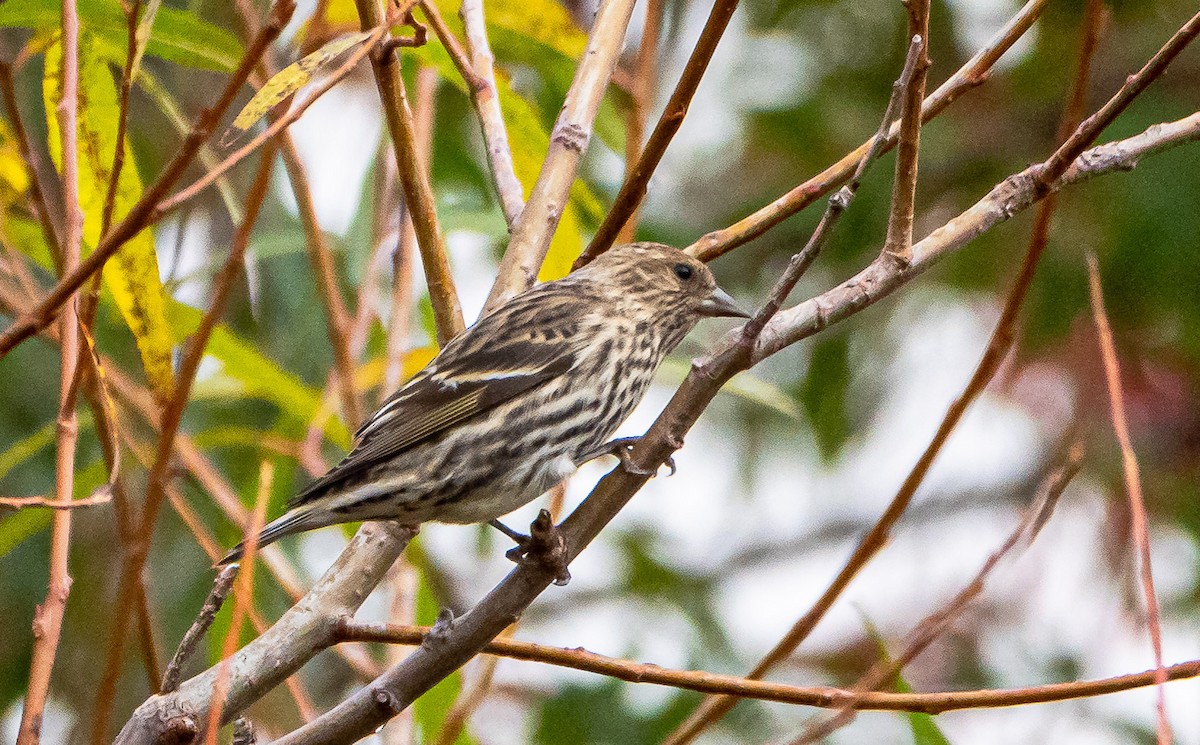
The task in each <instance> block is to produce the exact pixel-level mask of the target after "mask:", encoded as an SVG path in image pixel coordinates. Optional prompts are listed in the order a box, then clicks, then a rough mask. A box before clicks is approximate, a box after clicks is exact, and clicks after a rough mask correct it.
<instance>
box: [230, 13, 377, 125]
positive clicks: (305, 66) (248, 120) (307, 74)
mask: <svg viewBox="0 0 1200 745" xmlns="http://www.w3.org/2000/svg"><path fill="white" fill-rule="evenodd" d="M374 33H375V32H374V31H361V32H359V33H357V34H350V35H349V36H343V37H341V38H338V39H334V40H333V41H331V42H329V43H327V44H325V45H324V46H322V47H321V48H320V49H318V50H317V51H315V52H313V53H312V54H309V55H307V56H306V57H304V58H303V59H301V60H299V61H297V62H293V63H292V64H290V65H288V66H287V67H285V68H283V69H282V70H280V71H279V72H277V73H275V74H274V75H273V76H271V79H270V80H268V81H267V83H266V85H264V86H263V87H262V88H260V89H259V90H258V93H255V94H254V98H251V99H250V102H249V103H247V104H246V105H245V107H243V108H242V110H241V111H240V112H239V113H238V115H237V118H235V119H234V120H233V124H231V125H230V126H229V129H228V130H226V131H225V134H224V135H222V136H221V143H222V144H228V142H229V141H230V140H231V139H232V137H236V136H238V135H241V134H244V133H245V132H246V130H248V129H250V127H252V126H253V125H254V123H255V122H257V121H258V120H259V119H262V118H263V117H264V116H266V115H267V113H268V112H269V111H270V110H271V109H272V108H274V107H275V106H276V105H277V104H279V103H280V102H281V101H283V100H284V99H286V98H287V97H288V96H290V95H292V94H293V93H295V92H296V91H298V90H300V89H301V88H303V87H304V86H306V85H308V82H309V81H310V80H312V76H313V73H315V72H317V71H318V70H320V69H321V68H322V67H324V66H325V65H328V64H329V63H330V62H332V61H333V60H335V59H337V58H338V57H339V56H341V55H342V54H343V53H344V52H347V51H349V50H351V49H353V48H355V47H357V46H359V45H361V44H362V43H363V42H364V41H366V40H367V39H369V38H370V37H371V36H372V35H373V34H374Z"/></svg>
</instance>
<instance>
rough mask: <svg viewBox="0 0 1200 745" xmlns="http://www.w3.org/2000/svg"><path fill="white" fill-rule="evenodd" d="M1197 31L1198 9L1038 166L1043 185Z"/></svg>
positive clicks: (1057, 174) (1056, 175)
mask: <svg viewBox="0 0 1200 745" xmlns="http://www.w3.org/2000/svg"><path fill="white" fill-rule="evenodd" d="M1197 34H1200V12H1198V13H1196V15H1194V16H1192V17H1191V18H1190V19H1189V20H1188V22H1187V23H1185V24H1183V26H1181V27H1180V29H1179V30H1178V31H1176V32H1175V33H1174V34H1172V35H1171V38H1170V39H1168V40H1167V42H1166V43H1165V44H1163V45H1162V47H1160V48H1159V50H1158V51H1157V52H1155V53H1154V56H1153V57H1151V58H1150V59H1149V60H1147V62H1146V64H1145V65H1143V66H1142V69H1140V70H1138V71H1137V72H1136V73H1134V74H1133V75H1130V76H1129V77H1128V78H1126V79H1125V83H1124V85H1122V86H1121V87H1120V89H1119V90H1118V91H1117V92H1116V93H1114V94H1113V96H1112V98H1110V99H1108V101H1107V102H1105V104H1104V105H1103V106H1101V107H1100V109H1099V110H1098V111H1096V113H1094V114H1092V115H1091V116H1089V117H1088V118H1087V119H1085V120H1084V121H1083V123H1082V124H1080V125H1079V127H1077V128H1076V129H1075V131H1074V132H1072V133H1071V136H1070V137H1068V138H1067V141H1066V142H1064V143H1063V144H1062V145H1061V146H1060V147H1059V148H1058V149H1057V150H1055V151H1054V154H1053V155H1051V156H1050V157H1049V158H1047V159H1046V160H1045V161H1044V162H1043V163H1042V164H1041V167H1040V168H1038V171H1037V180H1038V183H1039V185H1040V186H1041V187H1042V188H1048V187H1049V184H1051V183H1052V182H1054V181H1056V180H1057V179H1058V178H1059V177H1060V176H1062V174H1064V173H1066V170H1067V168H1068V167H1069V166H1070V165H1071V163H1072V162H1074V160H1075V158H1076V157H1077V156H1078V155H1079V154H1080V153H1082V152H1083V151H1084V150H1085V149H1086V148H1088V147H1089V146H1090V145H1091V144H1092V143H1093V142H1095V141H1096V138H1097V137H1099V136H1100V133H1101V132H1103V131H1104V129H1105V128H1106V127H1108V125H1109V124H1111V123H1112V122H1113V120H1114V119H1116V118H1117V116H1118V115H1120V113H1121V112H1122V111H1124V110H1125V109H1126V108H1127V107H1128V106H1129V104H1131V103H1133V100H1134V99H1135V98H1137V97H1138V96H1139V95H1140V94H1141V92H1142V91H1144V90H1146V87H1147V86H1148V85H1150V83H1152V82H1154V81H1155V80H1156V79H1158V77H1159V76H1160V75H1162V74H1163V73H1164V72H1165V71H1166V69H1167V66H1168V65H1170V64H1171V61H1172V60H1174V59H1175V58H1176V57H1177V56H1179V53H1180V52H1182V51H1183V50H1184V49H1186V48H1187V46H1188V44H1190V43H1192V41H1193V40H1195V38H1196V35H1197Z"/></svg>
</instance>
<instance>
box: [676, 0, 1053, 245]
mask: <svg viewBox="0 0 1200 745" xmlns="http://www.w3.org/2000/svg"><path fill="white" fill-rule="evenodd" d="M1047 2H1049V0H1029V2H1027V3H1026V4H1025V5H1024V7H1022V8H1021V10H1020V11H1018V12H1017V14H1016V15H1014V16H1013V17H1012V18H1011V19H1009V21H1008V23H1006V24H1005V25H1004V26H1003V27H1002V28H1001V29H1000V30H999V31H997V32H996V34H995V35H994V36H993V37H992V38H991V39H990V40H989V41H988V43H987V44H986V45H985V46H984V47H983V49H980V50H979V51H978V52H976V53H975V56H973V57H971V59H970V60H968V61H967V63H966V64H965V65H963V66H962V67H961V68H959V70H958V71H957V72H955V73H954V74H953V75H952V76H950V78H949V79H948V80H946V82H944V83H942V84H941V85H940V86H938V88H937V90H935V91H934V92H933V93H932V94H930V95H929V97H928V98H927V99H925V102H924V104H922V106H921V121H922V122H923V123H924V122H928V121H929V120H930V119H933V118H934V117H936V116H937V115H939V114H941V113H942V112H943V111H945V109H946V107H947V106H949V105H950V104H951V103H953V102H954V101H956V100H958V98H959V97H960V96H962V94H964V93H966V92H967V91H968V90H970V89H971V88H974V87H975V86H977V85H980V84H981V83H983V82H984V81H985V80H987V78H988V75H989V74H990V71H991V68H992V65H994V64H995V63H996V61H997V60H999V59H1000V58H1001V57H1002V56H1004V53H1005V52H1007V51H1008V50H1009V49H1010V48H1011V47H1012V45H1013V44H1015V43H1016V42H1017V40H1019V39H1020V38H1021V37H1022V36H1024V35H1025V33H1026V32H1027V31H1028V30H1029V29H1030V27H1032V26H1033V24H1034V22H1035V21H1036V20H1037V19H1038V18H1039V17H1040V16H1041V14H1042V10H1043V9H1044V8H1045V6H1046V3H1047ZM899 136H900V124H899V122H897V123H895V124H893V125H892V126H891V127H890V128H889V129H888V132H887V139H886V141H885V142H884V144H883V152H885V153H886V152H887V151H888V150H890V149H892V148H893V147H895V145H896V141H897V139H898V138H899ZM872 144H873V141H872V140H868V141H866V142H864V143H863V144H861V145H859V146H858V147H857V148H855V149H854V150H853V151H851V152H849V153H847V154H846V155H844V156H842V159H841V160H839V161H838V162H836V163H834V164H833V165H831V166H829V167H828V168H826V169H825V170H824V171H821V172H820V173H818V174H817V175H816V176H813V177H812V178H810V179H809V180H807V181H805V182H804V183H802V184H800V185H799V186H796V187H795V188H793V189H792V190H791V191H789V192H787V193H786V194H784V195H782V196H780V197H779V198H778V199H776V200H775V201H773V202H771V203H770V204H768V205H766V206H764V207H762V208H760V209H758V210H757V211H755V212H754V213H753V214H750V215H747V216H746V217H744V218H742V219H741V220H739V221H737V222H736V223H734V224H733V225H730V226H729V227H727V228H722V229H721V230H715V231H713V232H711V233H707V234H705V235H702V236H700V238H698V239H697V240H696V241H695V242H694V243H692V245H690V246H688V247H687V249H686V250H687V252H688V253H690V254H692V255H693V256H696V257H697V258H699V259H701V260H703V261H712V260H713V259H715V258H717V257H718V256H723V255H724V254H726V253H728V252H729V251H732V250H733V249H735V248H737V247H738V246H741V245H742V244H744V243H748V242H749V241H752V240H754V239H755V238H757V237H758V236H760V235H762V234H763V233H765V232H767V231H768V230H770V229H771V228H773V227H775V226H776V225H778V224H779V223H781V222H783V221H784V220H786V219H787V218H789V217H791V216H792V215H794V214H796V213H797V212H799V211H800V210H802V209H804V208H805V207H807V206H808V205H810V204H812V203H813V202H815V201H817V200H818V199H820V198H821V197H823V196H825V195H826V194H828V193H829V192H831V191H833V190H834V189H836V188H837V187H838V186H840V185H841V184H843V183H845V181H846V179H848V178H850V175H851V174H852V173H853V172H854V167H855V165H857V164H858V162H859V160H861V159H862V156H863V153H865V152H867V150H868V149H870V148H871V146H872Z"/></svg>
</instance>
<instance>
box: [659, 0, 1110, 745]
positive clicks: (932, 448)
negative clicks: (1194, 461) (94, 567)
mask: <svg viewBox="0 0 1200 745" xmlns="http://www.w3.org/2000/svg"><path fill="white" fill-rule="evenodd" d="M1095 5H1096V4H1095V3H1093V4H1091V5H1090V6H1089V7H1091V8H1093V9H1094V8H1095ZM1090 18H1091V20H1090V21H1089V22H1087V23H1085V24H1084V26H1085V29H1086V31H1087V33H1085V37H1084V39H1085V41H1084V44H1083V45H1082V48H1081V56H1080V65H1079V74H1078V75H1077V76H1076V78H1075V82H1074V84H1073V88H1074V90H1072V91H1071V93H1070V94H1069V95H1068V101H1069V103H1068V105H1067V110H1066V112H1065V113H1064V117H1063V124H1064V127H1065V131H1067V132H1069V131H1070V128H1073V127H1074V126H1076V125H1077V124H1078V121H1079V119H1080V117H1081V116H1082V114H1081V113H1080V112H1079V111H1078V110H1077V107H1080V106H1082V104H1081V103H1080V102H1081V101H1082V94H1083V91H1084V90H1085V85H1086V80H1087V70H1088V68H1089V66H1090V63H1091V54H1092V51H1093V50H1094V44H1089V43H1088V39H1091V38H1092V33H1091V32H1092V31H1093V30H1094V27H1095V24H1096V23H1097V22H1098V19H1099V13H1096V12H1093V13H1091V14H1090ZM1065 137H1066V134H1065V133H1064V134H1063V135H1061V137H1060V139H1062V138H1065ZM1053 211H1054V199H1053V195H1050V196H1049V197H1047V199H1046V200H1045V201H1043V202H1042V204H1041V208H1040V209H1039V211H1038V216H1037V218H1036V221H1035V224H1034V228H1033V231H1032V235H1031V237H1030V241H1029V246H1028V248H1027V250H1026V253H1025V257H1024V259H1023V261H1022V264H1021V268H1020V270H1019V271H1018V273H1017V277H1016V279H1015V280H1014V282H1013V286H1012V288H1011V289H1010V290H1009V293H1008V295H1007V297H1006V299H1005V303H1004V309H1003V311H1002V312H1001V314H1000V319H999V320H998V321H997V322H996V326H995V328H994V330H993V331H992V335H991V338H990V339H989V340H988V345H987V347H986V348H985V349H984V352H983V354H982V356H981V357H980V360H979V363H978V364H977V365H976V367H975V370H974V372H973V373H972V374H971V377H970V378H969V379H968V381H967V384H966V385H965V386H964V387H963V390H962V392H961V393H960V394H959V395H958V397H957V398H956V399H955V400H954V401H953V402H952V403H951V404H950V406H949V408H948V409H947V410H946V413H945V415H944V416H943V417H942V421H941V423H940V424H939V425H938V428H937V430H936V431H935V433H934V435H933V437H932V439H931V440H930V442H929V444H928V445H927V446H926V448H925V450H924V451H923V452H922V453H921V456H920V458H918V459H917V462H916V464H915V465H914V466H913V467H912V469H911V470H910V472H909V474H908V476H907V477H905V479H904V481H903V483H902V484H901V485H900V488H899V489H898V490H897V492H896V494H895V496H894V497H892V500H891V502H889V503H888V506H887V508H886V509H885V510H884V512H883V514H882V515H881V516H880V517H879V519H878V520H877V521H876V522H875V524H874V525H872V526H871V528H870V530H868V531H867V532H866V533H865V534H864V535H863V536H862V538H861V539H860V540H859V542H858V545H857V546H856V547H855V549H854V551H853V552H851V554H850V556H849V557H847V559H846V561H845V563H844V564H843V565H842V568H841V569H840V570H839V571H838V573H837V575H836V576H835V577H834V579H833V581H832V582H831V583H830V584H829V586H828V587H827V588H826V589H825V591H824V592H823V593H822V594H821V596H820V597H819V598H817V600H816V602H815V603H813V605H812V607H811V608H810V609H809V610H808V611H807V612H806V613H804V615H802V616H801V617H800V618H798V619H797V620H796V622H795V623H794V624H793V625H792V627H791V628H790V629H788V631H787V633H785V634H784V635H783V636H782V637H781V638H780V640H779V641H778V642H776V644H775V645H774V646H773V647H772V648H771V649H770V650H769V651H768V652H767V653H766V654H765V655H764V656H763V657H762V659H761V660H759V661H758V663H757V664H756V665H755V666H754V668H753V669H752V670H751V671H750V672H749V673H748V676H747V677H750V678H752V679H756V680H758V679H762V678H763V677H764V676H766V675H767V673H769V672H770V671H771V670H772V669H774V667H775V666H776V665H778V664H779V663H780V662H782V661H783V660H785V659H787V658H788V657H790V656H791V655H792V654H793V653H794V652H795V651H796V649H797V647H799V646H800V644H801V643H803V642H804V640H805V639H807V638H808V636H809V634H811V633H812V631H813V629H814V628H816V626H817V624H818V623H820V622H821V619H823V618H824V617H825V615H826V614H827V613H828V612H829V610H830V608H832V607H833V605H834V603H835V602H836V601H837V599H838V598H839V597H841V595H842V593H843V592H844V591H845V590H846V588H847V587H848V586H849V585H850V582H851V581H853V579H854V578H855V577H856V576H857V575H858V573H859V572H860V571H861V570H862V569H863V568H864V567H865V566H866V565H867V564H868V563H869V562H870V561H871V560H872V559H873V558H874V557H875V555H876V554H877V553H878V552H879V551H880V550H881V549H882V548H883V547H884V546H885V545H886V544H887V542H888V540H889V539H890V535H891V531H892V528H894V527H895V525H896V524H897V522H899V520H900V517H901V516H902V515H903V514H904V513H905V512H906V511H907V510H908V507H909V505H910V504H911V503H912V500H913V497H914V496H915V495H916V492H917V489H918V488H920V486H921V484H922V483H923V482H924V480H925V477H926V476H927V475H928V473H929V469H930V468H932V467H933V463H934V461H935V460H936V458H937V456H938V455H939V454H940V453H941V451H942V447H943V446H944V445H945V444H946V441H947V440H948V439H949V438H950V435H951V433H953V431H954V429H955V428H956V427H957V426H958V424H959V422H961V421H962V418H963V416H964V415H965V414H966V412H967V411H968V409H970V407H971V406H972V405H973V404H974V403H975V401H976V400H977V399H978V398H979V396H980V395H981V394H982V393H983V391H984V390H985V389H986V388H987V386H988V384H989V383H990V382H991V380H992V378H994V377H995V375H996V372H997V371H998V370H999V369H1000V365H1001V363H1002V362H1003V361H1004V359H1005V357H1006V356H1007V355H1008V352H1009V350H1010V349H1011V348H1012V344H1013V340H1014V338H1015V333H1016V321H1017V317H1018V314H1019V313H1020V310H1021V307H1022V306H1023V305H1024V301H1025V298H1026V296H1027V295H1028V292H1029V287H1030V286H1031V284H1032V283H1033V275H1034V270H1035V269H1036V267H1037V264H1038V262H1039V260H1040V259H1041V256H1042V252H1043V250H1044V249H1045V246H1046V239H1047V236H1048V233H1049V225H1050V217H1051V215H1052V214H1053ZM885 250H886V249H885ZM885 256H886V254H882V255H881V259H880V261H881V262H882V261H884V260H886V259H885ZM736 704H737V701H736V700H734V699H732V698H729V697H720V698H709V699H707V700H705V701H704V702H702V703H701V704H700V706H698V707H697V708H696V710H695V711H693V712H692V714H691V715H690V716H689V717H688V718H687V719H686V720H685V721H684V722H683V723H682V724H680V725H679V726H678V727H677V728H676V729H675V731H674V732H673V733H672V735H671V736H670V737H669V738H668V740H667V742H668V743H671V744H672V745H682V743H686V742H690V741H692V740H693V739H695V737H696V736H697V735H698V734H699V733H700V732H702V731H703V730H704V729H705V728H707V727H708V726H710V725H711V724H713V723H715V722H717V721H719V720H720V719H721V718H722V717H724V716H725V715H726V714H727V713H729V712H730V711H731V710H732V709H733V707H734V706H735V705H736Z"/></svg>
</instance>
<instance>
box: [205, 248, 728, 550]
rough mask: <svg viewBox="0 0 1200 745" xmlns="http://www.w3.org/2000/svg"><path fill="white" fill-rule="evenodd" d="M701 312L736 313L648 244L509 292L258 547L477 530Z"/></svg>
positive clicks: (637, 384) (604, 425)
mask: <svg viewBox="0 0 1200 745" xmlns="http://www.w3.org/2000/svg"><path fill="white" fill-rule="evenodd" d="M705 316H745V313H743V312H742V311H740V310H738V308H737V307H736V306H735V305H734V304H733V300H732V298H730V297H729V295H728V294H726V293H725V292H724V291H723V290H721V289H720V288H719V287H717V284H716V281H715V280H714V279H713V276H712V273H711V272H710V271H709V270H708V267H706V266H705V265H704V264H703V263H701V262H700V261H698V260H696V259H694V258H692V257H690V256H688V255H687V254H685V253H684V252H682V251H680V250H678V249H675V248H671V247H670V246H664V245H661V244H656V243H635V244H632V245H628V246H618V247H615V248H612V249H611V250H609V251H608V252H606V253H604V254H603V255H601V256H600V257H599V258H597V259H596V260H595V261H593V262H592V263H591V264H589V265H587V266H585V267H583V268H582V269H579V270H578V271H575V272H573V273H572V274H570V275H569V276H567V277H565V278H563V279H560V280H557V281H555V282H547V283H546V284H542V285H539V286H537V287H534V288H533V289H531V290H529V291H528V292H525V293H522V294H521V295H518V296H517V297H515V298H513V299H512V300H510V301H509V302H507V303H505V304H504V305H502V306H501V307H499V308H497V309H496V310H495V311H494V312H493V313H491V314H489V315H487V316H486V317H484V318H483V319H481V320H480V321H479V322H478V323H476V324H475V325H474V326H472V327H471V328H469V329H467V330H466V331H464V332H463V333H462V334H459V335H458V336H457V337H455V338H454V339H453V340H452V341H450V342H449V343H448V344H447V345H446V346H445V348H444V349H442V351H441V352H440V353H439V354H438V356H437V357H435V358H434V359H433V361H432V362H430V363H429V365H428V366H427V367H425V369H423V370H421V372H419V373H417V375H416V376H414V377H413V379H412V380H410V381H409V382H408V383H407V384H405V385H404V386H403V387H402V388H401V389H400V390H399V391H397V392H396V393H395V394H394V395H392V397H391V398H389V399H388V400H387V401H386V402H385V403H384V404H383V406H382V407H380V409H379V410H378V411H377V412H375V414H374V415H372V416H371V418H370V419H368V420H367V422H366V423H365V424H363V426H362V427H361V428H360V429H359V430H358V432H357V433H356V434H355V445H354V449H353V450H351V451H350V453H349V455H347V456H346V457H345V459H343V460H342V462H341V463H339V464H338V465H336V466H334V467H333V468H332V469H330V471H329V472H328V473H326V474H325V475H324V476H322V477H320V478H319V479H317V480H316V481H314V482H312V483H311V484H309V485H308V487H307V488H305V489H304V491H302V492H300V494H298V495H297V496H296V497H295V499H293V500H292V501H291V502H290V503H289V507H290V509H289V510H288V511H287V513H285V514H284V515H283V516H282V517H280V518H278V519H276V520H275V521H273V522H271V523H270V524H269V525H267V526H266V528H264V529H263V531H262V533H261V534H260V536H259V539H258V543H259V545H265V544H267V543H271V542H273V541H276V540H278V539H279V538H282V537H283V536H286V535H292V534H294V533H299V532H302V531H306V530H312V529H314V528H320V527H324V526H326V525H332V524H335V523H343V522H353V521H358V520H377V519H396V520H402V521H405V522H410V523H421V522H426V521H437V522H446V523H476V522H487V521H490V520H494V519H496V518H498V517H499V516H501V515H504V514H506V513H508V512H511V511H513V510H515V509H517V508H518V507H520V506H522V505H524V504H526V503H527V502H529V501H531V500H533V499H535V498H536V497H537V496H538V495H540V494H542V493H543V492H545V491H546V490H547V489H549V488H550V487H551V486H553V485H555V484H556V483H558V482H559V481H561V480H562V479H564V478H565V477H567V476H568V475H570V474H571V473H573V472H574V471H575V469H576V468H577V467H578V466H579V465H581V464H582V463H583V462H585V461H586V460H590V459H591V458H594V457H597V456H598V455H602V454H604V453H605V452H607V450H605V449H604V443H605V442H607V441H608V439H609V438H610V437H611V436H612V434H613V432H614V431H615V430H616V429H617V427H618V426H619V425H620V424H621V422H623V421H624V420H625V418H626V417H627V416H629V414H630V412H631V411H633V408H634V407H635V406H636V405H637V404H638V402H639V401H641V399H642V396H643V395H644V394H645V392H646V389H647V388H648V387H649V385H650V381H651V379H652V377H653V376H654V372H655V370H656V369H657V368H658V366H659V363H661V362H662V360H663V357H665V356H666V355H667V353H668V352H670V351H671V350H672V349H674V348H675V346H676V345H677V344H679V342H680V341H681V340H682V339H683V337H684V336H685V335H686V334H687V333H688V332H689V331H691V329H692V328H693V327H694V326H695V325H696V323H697V322H698V321H699V320H700V319H701V318H702V317H705ZM241 553H242V546H241V545H240V544H239V545H238V546H237V547H236V548H234V549H233V550H232V551H230V552H229V554H228V555H227V556H226V557H225V558H224V559H222V561H221V563H222V564H226V563H230V562H233V561H236V560H237V559H238V558H240V557H241Z"/></svg>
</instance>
